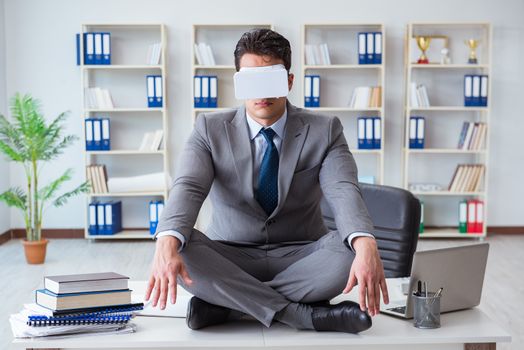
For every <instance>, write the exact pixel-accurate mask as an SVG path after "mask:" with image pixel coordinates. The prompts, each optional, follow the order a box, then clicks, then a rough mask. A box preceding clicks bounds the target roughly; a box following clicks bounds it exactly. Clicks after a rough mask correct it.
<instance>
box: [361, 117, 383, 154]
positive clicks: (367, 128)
mask: <svg viewBox="0 0 524 350" xmlns="http://www.w3.org/2000/svg"><path fill="white" fill-rule="evenodd" d="M381 122H382V120H381V119H380V117H378V116H375V117H359V118H358V119H357V128H358V131H357V132H358V148H359V149H380V147H381V139H382V131H381Z"/></svg>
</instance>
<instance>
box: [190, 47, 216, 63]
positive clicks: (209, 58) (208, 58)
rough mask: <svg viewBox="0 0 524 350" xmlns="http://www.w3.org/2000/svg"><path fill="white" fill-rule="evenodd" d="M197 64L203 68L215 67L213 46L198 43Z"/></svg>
mask: <svg viewBox="0 0 524 350" xmlns="http://www.w3.org/2000/svg"><path fill="white" fill-rule="evenodd" d="M194 48H195V56H196V60H197V63H198V64H199V65H201V66H215V65H216V62H215V56H214V55H213V50H212V49H211V46H209V45H208V44H206V43H197V44H195V46H194Z"/></svg>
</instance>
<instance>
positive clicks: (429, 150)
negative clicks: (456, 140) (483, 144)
mask: <svg viewBox="0 0 524 350" xmlns="http://www.w3.org/2000/svg"><path fill="white" fill-rule="evenodd" d="M404 151H405V152H407V153H422V154H424V153H428V154H432V153H434V154H447V153H449V154H485V153H486V150H461V149H453V148H425V149H410V148H407V149H404Z"/></svg>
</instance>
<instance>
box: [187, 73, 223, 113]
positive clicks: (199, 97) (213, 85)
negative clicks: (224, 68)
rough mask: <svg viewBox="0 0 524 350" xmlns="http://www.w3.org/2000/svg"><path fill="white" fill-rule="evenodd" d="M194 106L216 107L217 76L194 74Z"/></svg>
mask: <svg viewBox="0 0 524 350" xmlns="http://www.w3.org/2000/svg"><path fill="white" fill-rule="evenodd" d="M193 81H194V86H193V88H194V105H195V106H194V107H195V108H216V107H217V106H218V77H217V76H216V75H195V76H194V78H193Z"/></svg>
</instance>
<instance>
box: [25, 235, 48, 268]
mask: <svg viewBox="0 0 524 350" xmlns="http://www.w3.org/2000/svg"><path fill="white" fill-rule="evenodd" d="M47 242H49V241H48V240H47V239H41V240H39V241H28V240H25V239H24V240H23V241H22V244H23V245H24V252H25V260H26V261H27V263H28V264H43V263H44V261H45V253H46V250H47Z"/></svg>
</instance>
